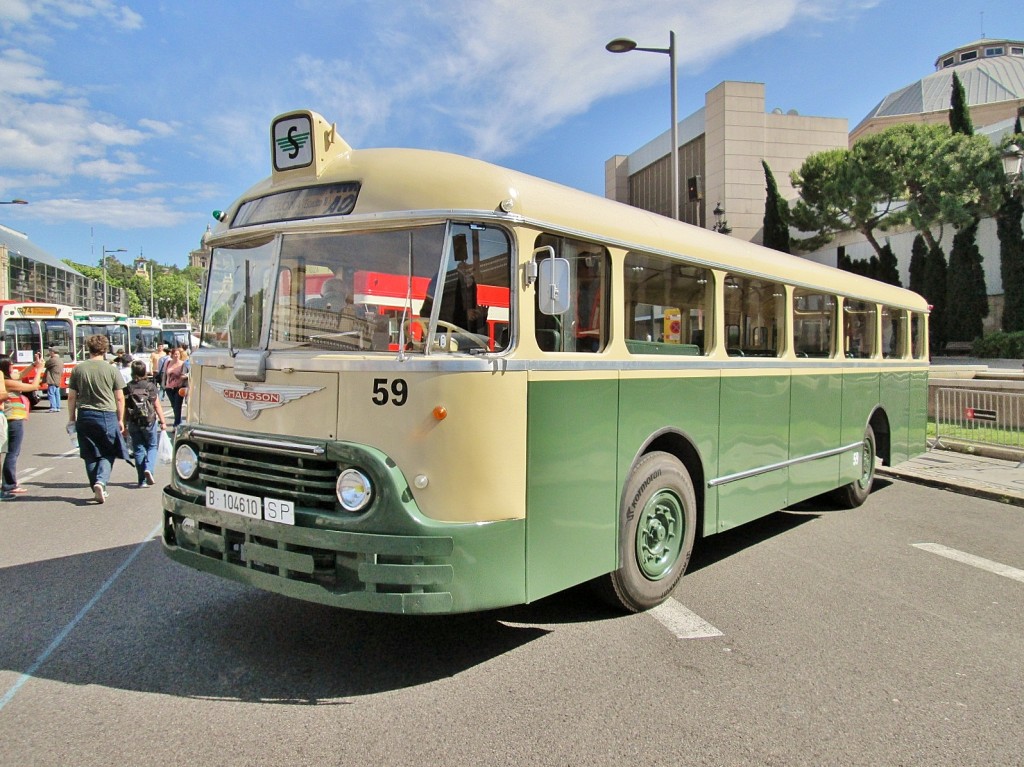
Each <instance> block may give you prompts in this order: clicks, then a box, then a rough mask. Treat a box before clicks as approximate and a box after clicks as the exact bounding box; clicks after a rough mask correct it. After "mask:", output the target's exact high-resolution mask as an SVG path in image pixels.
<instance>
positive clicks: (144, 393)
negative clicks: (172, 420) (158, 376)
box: [124, 360, 167, 487]
mask: <svg viewBox="0 0 1024 767" xmlns="http://www.w3.org/2000/svg"><path fill="white" fill-rule="evenodd" d="M124 391H125V400H124V406H125V421H126V422H127V424H128V436H130V437H131V438H132V446H133V451H134V453H135V471H136V473H137V474H138V476H139V487H147V486H149V485H152V484H154V483H155V482H156V480H155V479H154V478H153V471H154V469H156V448H157V442H158V440H159V438H160V433H161V432H162V431H163V430H164V429H166V428H167V423H166V422H165V421H164V409H163V408H162V407H161V406H160V392H159V391H158V390H157V388H156V384H154V383H153V382H152V381H151V380H150V379H149V377H148V375H147V372H146V363H145V362H143V361H142V360H135V362H133V363H132V381H131V383H130V384H128V386H126V387H125V390H124ZM158 425H159V428H158Z"/></svg>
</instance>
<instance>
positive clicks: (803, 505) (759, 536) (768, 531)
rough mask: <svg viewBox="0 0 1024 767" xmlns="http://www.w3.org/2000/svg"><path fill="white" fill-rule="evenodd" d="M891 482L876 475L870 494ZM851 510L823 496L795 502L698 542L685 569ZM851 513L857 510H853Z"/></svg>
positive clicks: (699, 567) (712, 561)
mask: <svg viewBox="0 0 1024 767" xmlns="http://www.w3.org/2000/svg"><path fill="white" fill-rule="evenodd" d="M891 484H892V482H890V481H889V480H886V479H881V478H878V477H876V478H875V481H874V486H873V488H872V490H871V494H872V495H874V494H875V493H877V492H879V491H880V490H884V489H885V488H886V487H889V486H890V485H891ZM850 511H851V510H850V509H845V508H842V507H841V506H839V505H837V504H836V503H835V502H833V501H831V500H829V499H828V498H827V497H824V496H819V497H817V498H811V499H809V500H806V501H801V502H800V503H795V504H793V505H792V506H788V507H786V508H785V509H783V510H781V511H777V512H775V513H774V514H769V515H768V516H766V517H761V518H760V519H756V520H754V521H752V522H748V523H746V524H745V525H740V526H739V527H737V528H734V529H732V530H728V531H726V532H722V533H718V534H717V535H712V536H710V537H709V538H704V539H702V540H699V541H697V545H696V546H695V547H694V552H693V556H692V557H691V558H690V565H689V567H688V568H687V572H694V571H696V570H700V569H702V568H704V567H708V566H710V565H713V564H715V563H717V562H720V561H722V560H723V559H727V558H728V557H730V556H732V555H734V554H737V553H739V552H741V551H743V550H744V549H748V548H750V547H751V546H756V545H757V544H759V543H763V542H764V541H767V540H769V539H770V538H774V537H776V536H778V535H785V534H786V533H788V532H790V531H791V530H795V529H797V528H799V527H801V526H803V525H804V524H806V523H807V522H810V521H812V520H815V519H819V518H821V517H823V516H827V515H831V514H842V513H849V512H850ZM853 512H854V513H856V510H853Z"/></svg>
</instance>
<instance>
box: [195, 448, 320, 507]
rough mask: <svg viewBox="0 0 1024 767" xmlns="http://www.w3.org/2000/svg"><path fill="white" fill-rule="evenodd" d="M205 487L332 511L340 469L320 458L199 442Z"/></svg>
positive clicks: (200, 464)
mask: <svg viewBox="0 0 1024 767" xmlns="http://www.w3.org/2000/svg"><path fill="white" fill-rule="evenodd" d="M195 444H196V445H197V447H198V448H199V451H198V452H199V480H200V482H201V483H202V484H203V486H204V487H205V486H212V487H217V488H220V489H222V490H234V491H236V492H239V493H246V494H248V495H260V496H271V497H273V498H281V499H283V500H290V501H293V502H294V503H295V504H296V505H297V506H304V507H307V508H315V509H324V510H328V511H333V510H334V508H335V506H336V505H337V498H336V496H335V493H334V486H335V482H336V480H337V478H338V465H337V464H336V463H335V462H334V461H330V460H327V459H325V458H323V457H322V456H317V455H290V454H287V453H282V452H279V451H269V450H262V449H260V448H258V447H253V446H250V445H241V444H237V445H236V444H227V443H226V441H225V442H220V441H217V442H214V441H204V440H202V439H198V440H196V441H195Z"/></svg>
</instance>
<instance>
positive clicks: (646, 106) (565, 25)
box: [0, 0, 1024, 266]
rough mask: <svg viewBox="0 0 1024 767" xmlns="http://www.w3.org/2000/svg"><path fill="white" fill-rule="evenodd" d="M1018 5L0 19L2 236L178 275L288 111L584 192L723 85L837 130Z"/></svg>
mask: <svg viewBox="0 0 1024 767" xmlns="http://www.w3.org/2000/svg"><path fill="white" fill-rule="evenodd" d="M1021 8H1022V6H1021V2H1020V0H977V1H972V0H962V1H960V2H953V1H952V0H759V1H756V2H755V1H752V0H716V1H715V2H707V1H706V0H701V2H694V1H692V0H643V1H642V2H641V1H638V0H634V1H633V2H630V1H629V0H558V1H557V2H556V0H431V1H430V2H418V1H415V2H414V1H413V0H362V1H361V2H348V1H347V0H277V2H274V3H272V4H271V3H263V2H242V1H241V0H236V2H223V1H221V0H166V1H165V0H141V1H137V2H119V1H118V0H0V200H9V199H12V198H23V199H27V200H29V201H30V204H29V205H27V206H22V205H5V206H2V207H0V224H4V225H6V226H8V227H10V228H12V229H16V230H18V231H22V232H25V233H27V234H28V236H29V237H30V239H31V240H32V241H33V242H34V243H35V244H36V245H38V246H40V247H42V248H44V249H45V250H47V251H48V252H50V253H52V254H53V255H55V256H57V257H58V258H70V259H72V260H74V261H77V262H80V263H96V264H98V263H99V258H100V255H99V254H100V252H101V249H102V248H107V249H108V250H110V249H115V248H125V249H126V251H127V253H126V254H119V255H120V256H121V258H122V260H124V261H128V260H130V258H134V257H135V256H138V255H139V254H140V253H142V254H143V255H144V256H145V257H147V258H152V259H155V260H156V261H157V262H159V263H163V264H176V265H179V266H184V265H185V264H186V262H187V254H188V251H189V250H191V249H192V248H194V247H196V246H197V245H198V243H199V240H200V237H201V236H202V234H203V232H204V231H205V229H206V227H207V225H208V224H211V223H213V220H212V218H211V211H212V210H214V209H218V208H225V207H227V206H228V204H230V202H231V201H232V200H233V199H234V198H235V197H237V196H238V195H239V194H241V193H242V192H243V191H244V190H245V189H247V188H248V187H249V186H250V185H251V184H253V183H255V182H256V181H258V180H260V179H261V178H262V177H264V176H266V175H268V174H269V172H270V157H269V139H268V135H269V133H268V132H269V126H270V121H271V119H272V118H273V116H274V115H276V114H279V113H281V112H285V111H289V110H292V109H303V108H309V109H313V110H314V111H317V112H320V113H321V114H323V115H324V117H325V118H327V119H328V120H329V121H332V122H336V123H337V125H338V129H339V132H340V133H341V135H342V136H344V137H345V139H346V140H347V141H348V142H349V143H350V144H351V145H352V146H354V147H356V148H361V147H371V146H411V147H426V148H431V149H440V150H444V151H451V152H457V153H460V154H467V155H471V156H474V157H479V158H482V159H485V160H488V161H491V162H495V163H498V164H501V165H506V166H509V167H512V168H515V169H517V170H521V171H525V172H527V173H531V174H534V175H537V176H541V177H544V178H548V179H552V180H554V181H558V182H560V183H563V184H567V185H569V186H573V187H577V188H580V189H584V190H586V191H589V192H593V193H595V194H599V195H600V194H603V192H604V162H605V160H606V159H607V158H609V157H611V156H612V155H614V154H628V153H630V152H632V151H633V150H635V149H637V148H638V147H639V146H641V145H643V144H645V143H646V142H647V141H649V140H651V139H652V138H654V137H655V136H657V135H658V134H660V133H662V132H663V131H665V130H666V129H667V127H668V122H669V99H668V57H667V56H660V55H654V54H650V53H630V54H625V55H614V54H611V53H608V52H606V51H605V49H604V45H605V43H606V42H608V41H609V40H610V39H612V38H614V37H631V38H633V39H635V40H637V41H638V42H639V44H640V45H642V46H648V47H665V46H667V45H668V30H669V29H674V30H675V32H676V38H677V48H678V63H679V91H680V95H679V113H680V117H681V118H682V117H685V116H686V115H689V114H690V113H691V112H693V111H694V110H696V109H698V108H700V107H701V106H703V103H704V94H705V92H707V91H708V90H710V89H711V88H713V87H714V86H716V85H717V84H718V83H720V82H722V81H723V80H746V81H756V82H763V83H765V86H766V94H767V107H768V109H772V108H774V107H780V108H782V109H783V110H789V109H796V110H797V111H799V112H800V113H801V114H807V115H818V116H827V117H845V118H847V119H848V120H849V124H850V128H851V129H852V128H853V127H854V126H855V125H856V124H857V123H858V122H859V121H860V120H861V119H862V118H863V117H864V115H865V114H866V113H867V112H868V111H869V110H870V109H871V108H872V107H873V106H875V104H877V103H878V102H879V101H880V100H881V99H882V98H883V97H884V96H885V95H886V94H888V93H890V92H891V91H893V90H896V89H897V88H900V87H902V86H904V85H907V84H909V83H911V82H913V81H914V80H916V79H918V78H920V77H922V76H924V75H926V74H928V73H929V72H931V71H933V65H934V61H935V59H936V58H937V57H938V56H939V55H940V54H942V53H944V52H946V51H948V50H950V49H952V48H955V47H957V46H960V45H963V44H965V43H968V42H971V41H973V40H976V39H978V38H980V37H982V33H984V36H986V37H991V38H1012V39H1017V40H1020V39H1024V13H1022V10H1021Z"/></svg>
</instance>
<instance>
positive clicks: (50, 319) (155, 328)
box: [0, 301, 193, 401]
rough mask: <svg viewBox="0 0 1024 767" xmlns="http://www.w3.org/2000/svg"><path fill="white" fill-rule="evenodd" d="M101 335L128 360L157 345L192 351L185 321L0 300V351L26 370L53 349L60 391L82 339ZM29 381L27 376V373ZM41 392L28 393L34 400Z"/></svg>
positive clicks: (145, 356)
mask: <svg viewBox="0 0 1024 767" xmlns="http://www.w3.org/2000/svg"><path fill="white" fill-rule="evenodd" d="M92 335H104V336H106V337H107V338H108V339H109V340H110V349H111V351H112V352H116V351H117V350H122V351H128V352H129V353H131V355H132V357H134V358H136V359H141V360H145V361H146V362H147V363H148V362H149V355H150V353H152V351H153V350H154V349H155V348H156V345H157V344H158V343H165V344H168V345H174V346H182V345H184V346H186V347H188V348H191V347H192V340H193V336H192V333H191V326H190V325H188V324H187V323H184V322H162V321H161V320H158V319H153V318H150V317H128V316H127V315H125V314H122V313H118V312H97V311H89V310H86V309H81V308H76V307H72V306H66V305H64V304H48V303H38V302H35V301H0V353H4V354H8V355H10V357H11V360H12V361H13V363H14V369H15V370H16V371H18V372H23V371H25V370H26V369H30V368H31V367H32V364H33V360H34V358H35V354H36V353H37V352H39V353H42V354H45V353H46V350H48V349H56V350H57V353H58V354H59V355H60V356H61V358H62V359H63V360H64V377H63V380H62V381H61V388H62V389H67V385H68V378H69V377H70V376H71V371H72V369H73V368H74V366H75V365H76V364H77V363H79V362H81V361H82V360H85V359H87V357H88V352H87V350H86V348H85V339H86V338H88V337H89V336H92ZM28 375H29V379H26V380H31V375H32V374H28ZM45 391H46V389H45V388H43V389H41V390H40V391H36V392H32V393H31V395H32V396H34V397H35V399H36V401H38V400H39V399H41V398H42V397H43V394H44V392H45Z"/></svg>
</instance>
